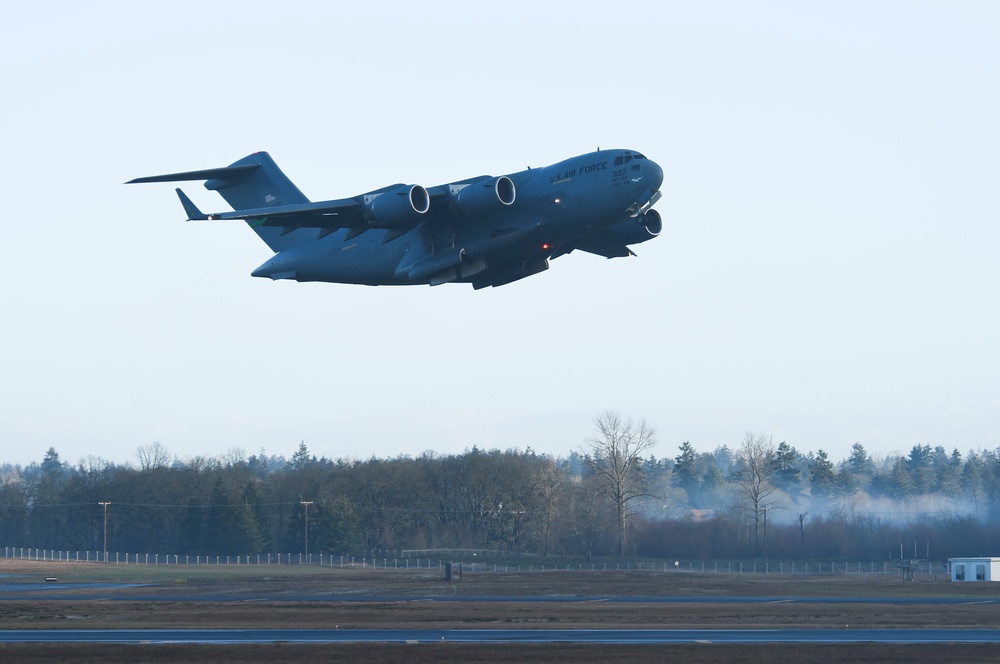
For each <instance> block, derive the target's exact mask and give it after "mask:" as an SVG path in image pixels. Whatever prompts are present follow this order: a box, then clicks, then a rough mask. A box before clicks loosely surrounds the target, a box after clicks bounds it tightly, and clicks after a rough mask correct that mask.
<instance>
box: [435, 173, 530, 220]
mask: <svg viewBox="0 0 1000 664" xmlns="http://www.w3.org/2000/svg"><path fill="white" fill-rule="evenodd" d="M516 197H517V192H516V191H515V188H514V182H513V181H512V180H511V179H510V178H509V177H507V176H506V175H501V176H500V177H498V178H490V179H489V180H486V181H484V182H476V183H475V184H470V185H468V186H465V187H462V188H461V189H460V190H458V192H457V193H456V194H454V195H453V196H452V201H451V209H452V210H453V211H454V212H457V213H459V214H481V213H484V212H489V211H490V210H494V209H496V208H501V207H505V206H508V205H513V203H514V199H515V198H516Z"/></svg>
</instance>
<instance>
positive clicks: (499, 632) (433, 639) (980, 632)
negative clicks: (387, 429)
mask: <svg viewBox="0 0 1000 664" xmlns="http://www.w3.org/2000/svg"><path fill="white" fill-rule="evenodd" d="M441 642H446V643H519V644H532V643H601V644H667V643H737V644H738V643H895V644H902V643H1000V630H993V629H775V630H764V629H762V630H728V629H719V630H710V629H709V630H657V629H636V630H628V629H624V630H611V629H573V630H566V629H558V630H557V629H537V630H534V629H513V630H512V629H496V630H483V629H468V630H461V629H437V630H435V629H343V630H335V629H334V630H330V629H107V630H104V629H94V630H70V629H60V630H49V629H32V630H0V643H135V644H141V643H158V644H160V643H206V644H207V643H215V644H252V643H441Z"/></svg>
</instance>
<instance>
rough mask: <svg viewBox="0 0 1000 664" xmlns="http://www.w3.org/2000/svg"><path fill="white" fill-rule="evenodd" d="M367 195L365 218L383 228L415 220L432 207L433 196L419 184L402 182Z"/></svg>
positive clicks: (373, 224) (371, 223)
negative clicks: (385, 189)
mask: <svg viewBox="0 0 1000 664" xmlns="http://www.w3.org/2000/svg"><path fill="white" fill-rule="evenodd" d="M368 198H369V197H368V196H366V197H365V199H366V200H365V219H367V220H368V223H369V224H370V225H372V226H379V227H382V228H385V227H389V226H396V225H399V224H404V223H406V222H409V221H413V220H414V219H416V218H417V217H418V216H419V215H422V214H424V213H426V212H427V210H429V209H430V207H431V197H430V196H428V195H427V190H426V189H424V188H423V187H421V186H420V185H419V184H414V185H408V184H401V185H399V186H397V187H393V188H392V189H389V190H388V191H384V192H382V193H381V194H378V195H373V196H372V197H371V198H370V200H369V199H368Z"/></svg>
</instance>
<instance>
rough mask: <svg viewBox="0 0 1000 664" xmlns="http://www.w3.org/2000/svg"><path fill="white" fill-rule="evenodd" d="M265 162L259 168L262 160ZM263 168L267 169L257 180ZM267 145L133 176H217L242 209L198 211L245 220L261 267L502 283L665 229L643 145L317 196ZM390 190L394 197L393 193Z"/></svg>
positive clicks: (197, 215)
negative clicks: (496, 172) (255, 238)
mask: <svg viewBox="0 0 1000 664" xmlns="http://www.w3.org/2000/svg"><path fill="white" fill-rule="evenodd" d="M255 168H259V170H260V173H259V174H255V173H254V172H253V169H255ZM253 178H258V179H257V180H254V179H253ZM282 178H284V175H283V174H282V173H281V172H280V171H279V170H278V169H277V166H276V165H274V162H273V161H271V160H270V157H268V156H267V155H266V153H257V154H255V155H250V156H248V157H246V158H244V159H243V160H240V161H238V162H236V163H235V164H233V165H231V166H229V167H226V168H222V169H213V170H210V171H195V172H190V173H181V174H175V175H172V176H155V177H152V178H140V179H138V180H134V181H133V182H158V181H167V180H170V179H173V180H179V179H206V180H208V181H207V182H206V184H205V186H206V187H207V188H209V189H213V190H217V191H219V193H220V194H222V195H223V197H225V198H226V199H227V200H228V201H229V202H230V203H231V204H233V206H234V208H236V210H235V211H234V212H231V213H220V214H218V215H202V214H201V212H200V211H199V210H197V208H195V207H194V205H193V203H190V201H189V199H187V197H186V196H184V194H183V192H181V191H180V190H178V194H179V195H180V196H181V200H182V202H183V203H184V205H185V209H186V210H187V211H188V213H189V216H190V218H192V219H217V218H218V219H225V218H240V219H244V220H245V221H246V222H247V223H248V224H249V225H250V226H251V228H253V229H254V230H255V231H256V232H257V233H258V234H259V235H260V236H261V238H262V239H263V240H264V241H265V242H266V243H267V244H268V245H269V246H270V247H271V248H272V249H273V250H274V251H275V252H276V253H275V254H274V256H272V257H271V258H270V259H268V260H267V261H265V262H264V263H263V264H262V265H261V266H260V267H258V268H257V269H256V270H254V271H253V273H252V274H253V276H255V277H266V278H270V279H275V280H278V279H293V280H296V281H326V282H337V283H351V284H367V285H411V284H431V285H437V284H441V283H447V282H465V283H472V284H473V285H474V286H475V287H476V288H481V287H484V286H499V285H503V284H505V283H509V282H511V281H515V280H517V279H521V278H523V277H526V276H530V275H532V274H535V273H537V272H541V271H543V270H545V269H547V268H548V261H549V260H550V259H552V258H555V257H558V256H560V255H562V254H566V253H569V252H571V251H573V250H575V249H580V250H582V251H588V252H591V253H596V254H599V255H602V256H607V257H608V258H611V257H617V256H627V255H630V254H631V253H632V252H631V250H630V249H629V248H628V246H627V245H629V244H635V243H639V242H643V241H645V240H648V239H651V238H652V237H655V236H656V235H657V234H658V233H659V232H660V229H661V227H662V225H661V222H660V217H659V214H658V213H656V211H655V210H651V209H648V208H649V207H650V206H651V205H652V204H653V203H655V201H656V199H657V198H658V197H659V188H660V185H661V184H662V182H663V170H662V169H661V168H660V167H659V166H658V165H657V164H656V163H654V162H653V161H651V160H649V159H646V158H645V157H644V156H643V155H641V154H640V153H638V152H635V151H632V150H601V151H597V152H591V153H588V154H584V155H580V156H577V157H572V158H570V159H567V160H565V161H561V162H559V163H557V164H553V165H551V166H547V167H544V168H529V169H527V170H524V171H520V172H517V173H511V174H509V175H506V176H501V177H499V178H493V177H490V176H481V177H479V178H472V179H470V180H464V181H461V182H457V183H453V184H446V185H440V186H437V187H431V188H428V189H424V188H422V187H419V186H416V185H393V186H391V187H386V188H384V189H381V190H376V191H374V192H370V193H369V194H362V195H361V196H357V197H355V198H353V199H341V200H336V201H326V202H321V203H311V202H309V201H308V199H306V198H305V197H304V196H303V195H302V194H301V193H300V192H298V190H297V189H295V187H294V185H292V184H291V182H290V181H287V179H285V181H284V182H283V181H282V180H281V179H282ZM383 197H384V198H383Z"/></svg>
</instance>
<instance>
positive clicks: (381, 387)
mask: <svg viewBox="0 0 1000 664" xmlns="http://www.w3.org/2000/svg"><path fill="white" fill-rule="evenodd" d="M206 5H207V6H206ZM998 35H1000V5H998V4H996V3H993V2H943V1H942V2H838V3H831V4H828V5H826V6H819V4H818V3H801V2H765V3H743V2H731V3H730V2H713V3H690V2H631V3H625V4H621V3H606V2H602V3H597V2H565V3H538V2H505V3H501V4H499V5H498V4H495V3H491V4H470V3H459V2H454V3H451V2H449V3H444V2H442V3H431V2H428V3H382V2H369V3H355V5H354V6H352V7H350V8H346V9H345V8H340V7H335V6H334V5H333V3H320V2H294V1H291V2H283V3H271V2H266V3H265V2H215V3H204V2H173V3H170V4H169V6H166V5H164V6H162V7H160V6H154V5H143V4H136V3H125V2H122V3H111V2H94V3H87V4H86V5H83V4H80V3H69V2H54V3H47V4H37V3H36V4H35V5H31V6H30V7H29V6H27V5H24V3H22V6H21V7H14V8H8V9H6V10H5V20H4V22H3V25H2V26H0V72H2V74H0V82H2V89H3V99H4V103H3V105H2V107H0V121H2V127H3V129H2V131H0V147H2V151H3V160H2V163H3V166H2V169H3V171H2V176H3V182H4V184H5V191H6V196H5V201H6V206H5V208H6V209H5V214H4V221H3V224H4V230H5V232H4V234H3V246H4V249H5V251H4V258H5V263H6V270H5V272H6V277H5V278H4V279H3V281H2V282H0V311H2V314H0V315H2V317H3V321H4V324H3V326H2V328H0V349H2V350H0V362H2V369H0V376H2V377H0V450H2V454H0V461H8V462H16V463H29V462H31V461H38V460H40V459H41V458H42V456H43V454H44V453H45V450H46V449H48V448H49V447H50V446H53V447H55V448H56V450H57V451H58V452H59V453H60V454H61V456H62V458H63V459H64V460H67V461H70V462H74V463H75V462H76V461H78V460H79V459H80V458H81V457H84V456H86V455H91V454H92V455H97V456H101V457H104V458H107V459H111V460H115V461H127V460H133V459H134V452H135V449H136V447H137V446H139V445H144V444H148V443H150V442H153V441H160V442H161V443H162V444H163V445H165V446H166V447H167V448H168V449H169V450H170V451H172V452H173V453H175V454H177V455H178V456H180V457H182V458H183V457H188V456H193V455H197V454H204V455H219V454H223V453H225V452H226V450H227V449H228V448H231V447H241V448H244V449H246V450H247V451H248V452H250V453H255V452H257V451H258V450H259V449H260V448H262V447H263V448H265V449H266V450H267V451H268V452H269V453H279V454H285V455H290V454H291V453H292V452H293V451H294V450H295V449H296V448H297V446H298V444H299V441H302V440H304V441H305V442H306V444H307V445H308V446H309V448H310V450H311V451H312V452H313V453H315V454H318V455H324V456H328V457H342V456H353V457H367V456H370V455H372V454H375V455H379V456H387V455H396V454H400V453H407V454H418V453H420V452H421V451H423V450H426V449H432V450H435V451H437V452H440V453H449V452H457V451H461V450H463V449H464V448H466V447H471V446H472V445H479V446H480V447H501V448H507V447H521V448H523V447H525V446H529V445H530V446H531V447H532V448H534V449H536V450H539V451H542V452H550V453H553V454H558V455H562V454H566V453H568V452H569V451H571V450H572V449H574V448H577V447H579V445H580V444H581V442H582V441H583V439H584V438H585V437H586V436H587V435H588V434H589V433H590V432H591V430H592V418H593V417H594V416H595V415H596V414H598V413H599V412H601V411H602V410H605V409H615V410H618V411H620V412H621V413H623V414H626V415H631V416H634V417H637V418H645V419H646V420H647V421H649V422H650V423H651V424H653V425H654V426H655V427H656V428H657V429H658V430H659V433H660V440H661V443H660V445H659V447H658V448H657V449H656V453H657V455H658V456H674V455H675V454H676V453H677V445H678V444H679V443H680V442H681V441H683V440H690V441H691V442H692V444H694V445H695V447H696V448H698V449H701V450H709V449H712V448H713V447H715V446H716V445H720V444H723V443H726V444H729V445H730V446H736V445H738V444H739V442H740V440H741V439H742V437H743V434H744V432H745V431H746V430H748V429H752V430H755V431H765V432H770V433H771V434H772V435H773V436H774V439H775V441H779V440H787V441H788V442H789V443H791V444H793V445H795V446H796V447H798V448H799V449H802V450H816V449H820V448H822V449H826V450H827V451H828V452H829V453H830V454H831V456H832V457H833V458H835V459H840V458H844V457H845V456H846V455H847V453H848V451H849V448H850V446H851V444H852V443H854V442H861V443H862V444H864V445H865V446H866V447H867V448H868V449H869V451H872V452H875V453H880V454H886V453H890V452H893V451H904V452H905V451H908V450H909V449H910V447H912V446H913V445H914V444H917V443H920V444H924V443H927V444H932V445H936V444H942V445H945V446H946V447H948V448H949V449H950V448H951V447H958V448H959V449H960V450H962V451H963V452H964V451H966V450H968V449H970V448H990V447H997V446H998V445H1000V388H998V384H997V383H998V378H997V377H998V375H1000V352H998V348H997V341H996V340H997V338H998V337H1000V313H998V306H997V302H998V299H1000V297H998V296H1000V292H998V291H1000V288H998V285H1000V267H998V265H1000V261H998V250H1000V223H998V222H1000V214H998V204H997V190H998V189H997V184H998V182H1000V160H998V157H997V155H998V154H1000V121H998V120H997V118H1000V86H998V84H997V82H998V81H1000V47H998V41H997V40H998ZM599 146H600V147H603V148H612V147H621V148H632V149H637V150H640V151H642V152H643V153H645V154H646V155H647V156H648V157H650V158H651V159H654V160H655V161H657V162H658V163H659V164H660V165H661V166H663V168H664V171H665V173H666V177H665V181H664V185H663V192H664V196H663V199H662V200H661V202H660V203H658V204H657V208H658V209H659V210H660V212H661V214H662V215H663V218H664V222H665V230H664V232H663V234H662V236H661V237H660V238H658V239H656V240H653V241H651V242H648V243H646V244H643V245H640V246H638V247H637V248H636V251H637V253H638V254H639V257H638V258H635V259H628V260H624V259H619V260H613V261H606V260H604V259H601V258H597V257H595V256H591V255H587V254H584V255H577V254H574V255H570V256H567V257H563V258H560V259H558V260H556V261H555V262H554V263H553V265H552V269H550V270H549V271H548V272H546V273H544V274H541V275H538V276H536V277H532V278H530V279H526V280H524V281H521V282H517V283H515V284H511V285H509V286H505V287H503V288H500V289H496V290H489V289H488V290H484V291H476V292H474V291H473V290H472V289H471V288H470V287H467V286H461V285H450V286H441V287H437V288H427V287H408V288H369V287H362V286H344V285H332V284H296V283H289V282H279V283H271V282H269V281H266V280H260V279H253V278H251V277H250V276H249V273H250V271H251V270H252V269H254V268H255V267H256V266H257V265H259V264H260V263H262V262H263V261H264V260H265V259H266V258H267V257H268V256H269V255H270V253H269V251H268V249H267V247H266V246H265V245H264V244H263V243H262V242H260V240H259V239H257V237H256V236H255V235H254V234H253V233H251V232H250V231H249V230H247V229H246V228H245V227H242V226H241V225H239V224H238V223H218V224H210V223H202V224H195V223H185V222H184V221H183V219H184V214H183V211H182V210H181V207H180V205H179V204H178V202H177V200H176V197H175V196H174V194H173V192H172V186H171V185H143V186H129V187H125V186H123V185H122V184H121V183H122V182H124V181H125V180H128V179H131V178H133V177H137V176H142V175H152V174H156V173H167V172H174V171H181V170H191V169H199V168H208V167H215V166H221V165H225V164H228V163H230V162H232V161H234V160H236V159H238V158H240V157H242V156H244V155H245V154H248V153H250V152H252V151H254V150H268V151H269V152H270V153H271V154H272V156H273V157H274V158H275V159H276V160H277V162H278V163H279V165H280V166H281V167H282V168H283V169H284V171H285V172H286V174H288V175H289V176H290V177H291V178H292V179H293V180H294V181H295V182H296V183H297V184H298V185H299V187H300V188H301V189H302V190H303V192H304V193H305V194H306V195H307V196H309V197H311V198H313V199H314V200H322V199H329V198H338V197H345V196H351V195H354V194H357V193H360V192H362V191H366V190H370V189H373V188H376V187H379V186H382V185H385V184H389V183H392V182H400V181H405V182H415V183H420V184H424V185H427V186H431V185H437V184H441V183H444V182H447V181H450V180H457V179H461V178H464V177H468V176H472V175H478V174H481V173H492V174H502V173H509V172H513V171H517V170H521V169H523V168H524V167H525V166H528V165H533V166H542V165H546V164H549V163H553V162H555V161H558V160H561V159H563V158H565V157H569V156H571V155H574V154H579V153H582V152H587V151H590V150H593V149H595V148H597V147H599ZM185 190H186V191H187V192H188V193H189V195H190V196H191V197H192V198H193V199H194V200H195V202H196V203H198V204H199V205H200V206H201V207H202V208H203V209H224V207H225V206H224V203H222V201H221V199H220V198H219V197H218V196H217V195H216V194H214V193H212V192H207V191H205V190H204V189H203V188H202V187H201V186H200V184H198V183H193V184H190V185H188V186H187V187H186V188H185Z"/></svg>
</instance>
